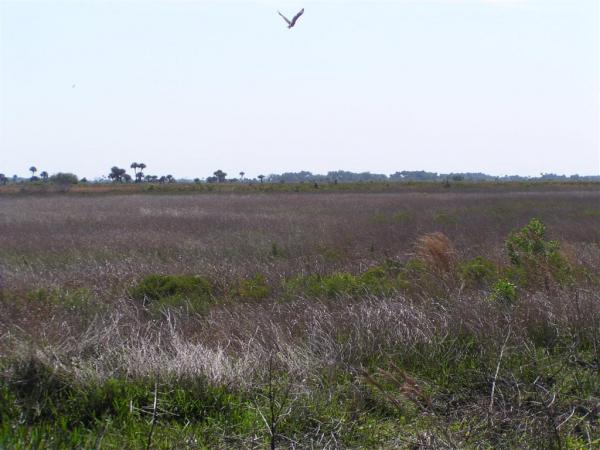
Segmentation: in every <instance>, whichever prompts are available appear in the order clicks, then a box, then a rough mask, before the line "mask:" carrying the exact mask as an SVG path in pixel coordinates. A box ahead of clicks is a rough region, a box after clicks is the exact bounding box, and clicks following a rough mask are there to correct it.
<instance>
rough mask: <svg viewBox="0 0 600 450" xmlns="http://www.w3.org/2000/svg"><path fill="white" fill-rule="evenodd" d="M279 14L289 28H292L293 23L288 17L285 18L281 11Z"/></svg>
mask: <svg viewBox="0 0 600 450" xmlns="http://www.w3.org/2000/svg"><path fill="white" fill-rule="evenodd" d="M277 14H279V15H280V16H281V17H283V20H285V21H286V22H287V24H288V25H289V26H292V22H290V21H289V20H288V18H287V17H285V16H284V15H283V14H281V13H280V12H279V11H277Z"/></svg>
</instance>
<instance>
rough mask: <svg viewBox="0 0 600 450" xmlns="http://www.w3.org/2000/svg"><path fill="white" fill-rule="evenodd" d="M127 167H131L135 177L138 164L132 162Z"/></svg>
mask: <svg viewBox="0 0 600 450" xmlns="http://www.w3.org/2000/svg"><path fill="white" fill-rule="evenodd" d="M129 167H131V168H132V169H133V174H134V175H137V168H138V167H140V166H139V164H138V163H136V162H132V163H131V165H130V166H129Z"/></svg>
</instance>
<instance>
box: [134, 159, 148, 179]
mask: <svg viewBox="0 0 600 450" xmlns="http://www.w3.org/2000/svg"><path fill="white" fill-rule="evenodd" d="M138 168H139V169H140V171H139V172H138V173H137V174H136V176H135V177H136V179H137V180H138V181H139V182H140V183H141V182H142V181H143V180H144V174H143V171H144V169H145V168H146V164H144V163H139V164H138Z"/></svg>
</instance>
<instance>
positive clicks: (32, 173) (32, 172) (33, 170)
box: [29, 166, 37, 178]
mask: <svg viewBox="0 0 600 450" xmlns="http://www.w3.org/2000/svg"><path fill="white" fill-rule="evenodd" d="M29 171H30V172H31V178H33V177H35V173H36V172H37V168H36V167H35V166H31V167H30V168H29Z"/></svg>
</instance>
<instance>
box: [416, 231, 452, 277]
mask: <svg viewBox="0 0 600 450" xmlns="http://www.w3.org/2000/svg"><path fill="white" fill-rule="evenodd" d="M416 248H417V256H418V257H419V259H421V260H422V261H424V262H425V263H426V264H427V266H428V267H430V268H431V269H434V270H437V271H439V272H449V271H450V269H451V268H452V267H453V266H454V263H455V261H456V251H455V249H454V246H453V245H452V242H451V241H450V239H449V238H448V236H446V235H445V234H444V233H440V232H434V233H427V234H425V235H423V236H421V237H419V238H418V239H417V244H416Z"/></svg>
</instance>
